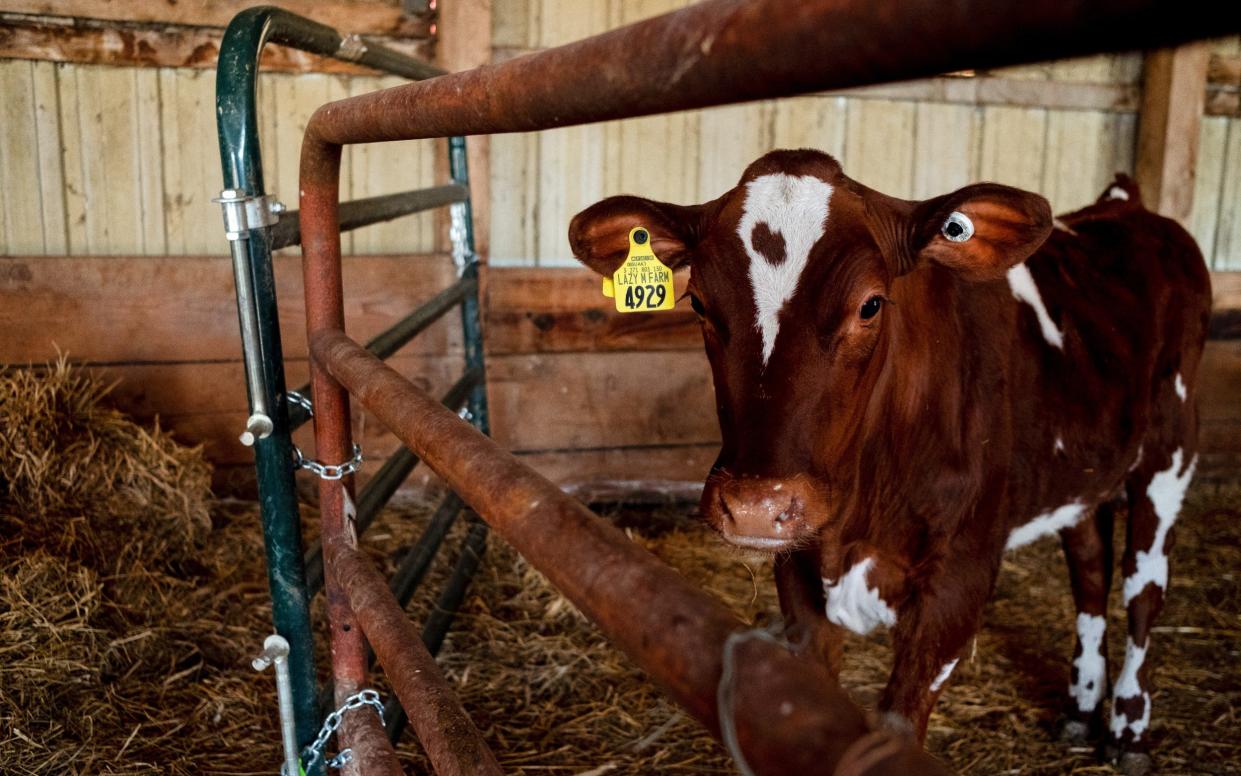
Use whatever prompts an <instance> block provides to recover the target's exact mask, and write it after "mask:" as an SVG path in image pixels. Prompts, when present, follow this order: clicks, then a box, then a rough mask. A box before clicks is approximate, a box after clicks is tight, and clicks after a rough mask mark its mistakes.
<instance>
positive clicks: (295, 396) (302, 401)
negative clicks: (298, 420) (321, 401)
mask: <svg viewBox="0 0 1241 776" xmlns="http://www.w3.org/2000/svg"><path fill="white" fill-rule="evenodd" d="M284 395H285V398H287V399H288V400H289V404H296V405H297V406H299V407H301V408H302V409H304V410H306V414H307V415H309V416H310V417H312V418H313V417H314V416H315V408H314V405H313V404H311V403H310V398H309V397H307V396H303V395H302V394H300V393H298V392H297V391H285V394H284Z"/></svg>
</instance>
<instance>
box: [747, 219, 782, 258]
mask: <svg viewBox="0 0 1241 776" xmlns="http://www.w3.org/2000/svg"><path fill="white" fill-rule="evenodd" d="M750 243H751V244H752V245H753V246H754V250H756V251H758V252H759V253H760V254H762V256H763V258H764V259H766V260H767V263H768V264H770V265H771V266H773V267H778V266H780V265H781V264H783V263H784V259H785V258H786V256H787V254H786V252H785V250H784V235H782V234H779V233H778V232H773V231H771V228H770V227H768V226H767V224H766V223H762V222H760V223H757V224H755V225H754V230H753V231H752V232H750Z"/></svg>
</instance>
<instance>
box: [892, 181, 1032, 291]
mask: <svg viewBox="0 0 1241 776" xmlns="http://www.w3.org/2000/svg"><path fill="white" fill-rule="evenodd" d="M911 220H912V223H911V226H912V229H913V233H912V240H911V244H912V246H914V252H916V259H915V260H916V261H934V262H936V263H938V264H941V265H943V266H945V267H948V268H950V269H953V270H956V271H957V272H960V273H961V274H962V275H964V276H965V277H966V278H968V279H970V280H976V281H981V280H996V279H998V278H1002V277H1004V273H1006V272H1007V271H1008V270H1009V269H1010V268H1011V267H1013V266H1014V265H1016V264H1020V263H1021V262H1023V261H1025V260H1026V259H1027V258H1028V257H1029V256H1030V254H1032V253H1034V251H1035V250H1037V249H1038V247H1039V246H1040V245H1042V244H1043V241H1044V240H1046V239H1047V236H1048V235H1049V234H1051V225H1052V216H1051V206H1050V205H1049V204H1048V203H1047V200H1046V199H1044V198H1043V197H1041V196H1039V195H1038V194H1032V193H1030V192H1028V191H1022V190H1020V189H1014V188H1012V187H1010V186H1001V185H999V184H997V183H977V184H974V185H972V186H966V187H965V188H963V189H960V190H958V191H955V192H953V193H952V194H947V195H945V196H942V197H936V198H935V199H931V200H927V201H926V202H922V203H920V204H919V205H918V206H917V207H916V208H914V211H913V213H912V214H911Z"/></svg>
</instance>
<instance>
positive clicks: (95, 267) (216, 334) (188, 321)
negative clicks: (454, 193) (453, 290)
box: [0, 255, 461, 364]
mask: <svg viewBox="0 0 1241 776" xmlns="http://www.w3.org/2000/svg"><path fill="white" fill-rule="evenodd" d="M343 269H344V277H345V288H346V289H348V293H346V295H345V317H346V320H348V322H349V332H350V334H352V335H353V336H355V337H357V338H359V339H361V340H365V339H367V338H368V337H372V336H374V335H375V334H378V333H379V332H381V331H383V330H384V329H386V328H387V327H389V326H391V325H392V324H393V323H396V321H398V320H400V318H402V317H403V316H405V315H406V314H407V313H409V311H411V310H413V309H414V308H415V307H417V306H418V304H419V303H421V302H422V301H425V300H426V299H429V298H430V297H431V296H432V295H434V294H435V293H437V292H438V291H439V290H440V289H442V288H444V287H446V286H447V285H448V284H449V283H451V282H452V281H453V279H454V278H455V277H456V271H455V270H454V268H453V266H452V261H451V260H450V259H449V258H448V257H447V256H439V255H437V256H350V257H346V258H345V260H344V262H343ZM275 272H276V297H277V298H278V299H279V300H280V323H281V330H282V333H283V337H282V339H283V345H284V355H285V357H286V358H290V359H294V358H304V357H305V356H306V352H307V351H306V322H305V318H304V311H305V308H304V304H305V302H304V296H303V293H302V273H301V259H300V258H298V257H296V256H278V257H276V259H275ZM0 331H3V332H4V336H2V337H0V364H25V363H28V362H36V363H37V362H41V361H46V360H48V359H50V358H55V357H56V354H57V352H58V351H63V352H66V353H68V354H69V355H70V356H72V357H74V358H75V359H79V360H83V361H90V362H95V363H99V362H104V363H114V364H115V363H133V362H166V361H221V360H234V359H240V357H241V344H240V338H239V335H238V333H237V306H236V302H235V301H234V296H233V270H232V262H231V260H230V259H229V258H228V257H226V256H218V257H216V256H206V257H203V256H56V257H53V256H33V257H3V258H0ZM409 350H411V351H416V352H421V353H459V352H461V336H460V326H459V324H458V323H457V320H456V319H455V318H453V317H452V316H448V317H447V318H445V319H444V320H441V321H439V322H438V323H436V324H435V325H434V326H433V327H432V328H431V329H430V330H428V331H427V332H426V333H425V334H424V335H423V336H421V337H419V338H418V339H417V340H415V341H414V342H413V343H412V344H411V345H409Z"/></svg>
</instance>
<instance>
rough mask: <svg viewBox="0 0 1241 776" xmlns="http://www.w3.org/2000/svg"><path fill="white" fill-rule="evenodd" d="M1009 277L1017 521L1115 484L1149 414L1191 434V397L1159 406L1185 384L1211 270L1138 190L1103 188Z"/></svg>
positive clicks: (1202, 330) (1202, 324) (1111, 489)
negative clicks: (1184, 403)
mask: <svg viewBox="0 0 1241 776" xmlns="http://www.w3.org/2000/svg"><path fill="white" fill-rule="evenodd" d="M1111 191H1116V189H1112V190H1111ZM1120 191H1122V192H1124V189H1120ZM1008 281H1009V285H1010V290H1011V291H1012V293H1013V297H1014V301H1015V302H1016V303H1017V304H1018V309H1017V311H1016V327H1015V331H1014V336H1013V343H1012V350H1011V362H1010V375H1011V383H1010V384H1011V387H1012V394H1011V396H1012V402H1013V421H1014V429H1015V430H1016V439H1015V450H1014V456H1013V467H1012V470H1011V471H1012V473H1013V483H1012V484H1013V486H1014V487H1013V491H1012V495H1013V507H1014V509H1013V515H1012V518H1013V520H1012V522H1013V524H1014V525H1018V524H1021V523H1022V522H1024V521H1025V520H1028V519H1030V518H1031V517H1033V516H1034V515H1038V514H1045V513H1047V512H1048V511H1049V510H1054V509H1056V508H1058V507H1061V506H1064V505H1068V504H1073V503H1086V504H1089V503H1097V502H1098V501H1101V500H1103V499H1105V498H1109V497H1111V496H1112V495H1114V493H1115V492H1116V491H1117V490H1118V489H1119V488H1120V487H1121V485H1122V484H1123V481H1124V477H1125V474H1126V473H1127V471H1128V470H1129V469H1130V468H1131V467H1132V466H1133V465H1134V464H1135V463H1136V461H1137V459H1138V457H1139V455H1140V453H1141V446H1142V442H1143V439H1144V438H1146V436H1147V435H1148V433H1149V432H1150V429H1151V424H1154V423H1173V422H1175V423H1183V424H1187V426H1188V427H1187V428H1185V429H1183V430H1182V433H1184V434H1186V435H1188V436H1189V437H1190V441H1191V442H1192V436H1193V434H1194V432H1195V429H1194V428H1193V412H1192V407H1190V408H1189V411H1188V413H1187V417H1185V418H1175V419H1170V418H1168V417H1166V415H1167V413H1166V412H1164V411H1162V409H1163V408H1161V407H1160V406H1159V397H1160V396H1161V395H1163V396H1166V395H1167V392H1168V391H1169V390H1171V391H1173V392H1174V393H1177V394H1179V396H1180V398H1181V399H1185V398H1187V394H1188V392H1189V391H1188V387H1189V386H1193V385H1194V384H1196V375H1197V367H1198V361H1199V359H1200V356H1201V351H1202V344H1203V341H1204V339H1205V335H1206V330H1207V326H1208V319H1209V317H1210V299H1211V292H1210V275H1209V273H1208V271H1207V268H1206V265H1205V263H1204V261H1203V258H1202V254H1201V252H1200V251H1199V250H1198V247H1197V245H1196V244H1195V242H1194V240H1193V238H1192V237H1190V236H1189V234H1188V233H1187V232H1186V231H1185V230H1184V229H1183V228H1181V226H1180V225H1179V224H1177V223H1176V222H1175V221H1172V220H1170V219H1167V218H1163V217H1161V216H1159V215H1156V214H1154V213H1151V212H1149V211H1148V210H1146V209H1145V208H1144V207H1142V205H1141V204H1140V202H1139V201H1138V200H1137V197H1136V191H1133V194H1132V195H1131V198H1130V199H1104V200H1102V201H1100V202H1099V203H1098V204H1096V205H1093V206H1091V207H1089V208H1086V209H1084V210H1081V211H1077V212H1075V213H1072V214H1069V215H1066V216H1063V217H1061V218H1060V219H1058V221H1057V228H1056V229H1055V231H1054V232H1053V233H1052V236H1051V237H1050V238H1049V239H1048V241H1047V243H1046V244H1045V245H1044V246H1043V247H1042V248H1040V249H1039V251H1038V252H1036V253H1035V255H1033V256H1031V257H1030V258H1029V259H1028V260H1027V261H1026V262H1025V264H1024V265H1023V266H1021V267H1018V268H1016V269H1015V271H1014V272H1011V273H1010V275H1009V278H1008Z"/></svg>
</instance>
